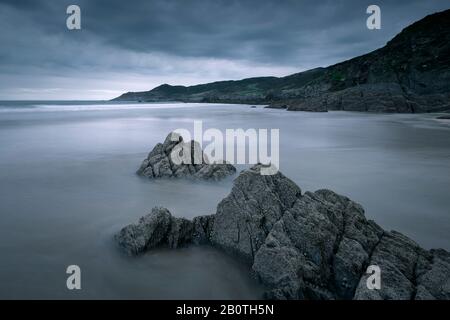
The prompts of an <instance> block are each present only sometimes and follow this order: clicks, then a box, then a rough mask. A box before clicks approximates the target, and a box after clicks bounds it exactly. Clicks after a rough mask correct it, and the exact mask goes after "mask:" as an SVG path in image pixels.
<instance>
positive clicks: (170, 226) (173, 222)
mask: <svg viewBox="0 0 450 320" xmlns="http://www.w3.org/2000/svg"><path fill="white" fill-rule="evenodd" d="M213 221H214V216H199V217H195V218H194V220H193V221H190V220H187V219H184V218H175V217H173V216H172V214H171V213H170V212H169V210H167V209H166V208H160V207H155V208H153V209H152V211H151V213H149V214H148V215H146V216H144V217H142V218H141V219H139V221H138V223H137V224H130V225H128V226H126V227H124V228H123V229H122V230H120V232H119V233H118V234H116V236H115V239H116V241H117V243H118V244H119V246H120V247H121V248H122V249H123V250H124V251H125V252H126V253H127V254H129V255H138V254H140V253H143V252H145V251H146V250H150V249H153V248H157V247H168V248H178V247H183V246H185V245H187V244H202V243H206V242H208V241H209V234H210V232H211V227H212V225H213Z"/></svg>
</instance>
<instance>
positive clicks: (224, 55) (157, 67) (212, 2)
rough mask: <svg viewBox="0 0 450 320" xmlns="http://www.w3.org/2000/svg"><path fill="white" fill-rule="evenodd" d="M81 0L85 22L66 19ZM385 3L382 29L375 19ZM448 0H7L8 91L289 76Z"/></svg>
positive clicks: (72, 93) (3, 19) (2, 37)
mask: <svg viewBox="0 0 450 320" xmlns="http://www.w3.org/2000/svg"><path fill="white" fill-rule="evenodd" d="M70 4H78V5H79V6H80V7H81V15H82V30H79V31H69V30H67V28H66V18H67V15H66V8H67V6H68V5H70ZM370 4H378V5H379V6H380V7H381V11H382V29H381V30H368V29H367V28H366V19H367V17H368V15H367V14H366V8H367V6H368V5H370ZM449 7H450V4H449V2H448V0H426V1H425V0H409V1H365V0H352V1H350V0H348V1H319V0H315V1H300V0H283V1H280V0H277V1H276V0H273V1H272V0H240V1H238V0H236V1H234V0H177V1H176V0H127V1H124V0H121V1H112V0H110V1H106V0H71V1H65V0H63V1H55V0H19V1H18V0H11V1H9V0H0V43H1V46H0V99H3V100H5V99H19V100H21V99H22V100H25V99H55V100H57V99H75V100H86V99H110V98H113V97H115V96H117V95H119V94H121V93H123V92H125V91H144V90H149V89H151V88H153V87H155V86H158V85H160V84H162V83H170V84H182V85H191V84H198V83H204V82H210V81H216V80H227V79H241V78H245V77H255V76H269V75H271V76H284V75H288V74H291V73H295V72H299V71H304V70H307V69H311V68H314V67H319V66H328V65H330V64H334V63H337V62H340V61H342V60H345V59H348V58H352V57H354V56H357V55H360V54H363V53H366V52H369V51H371V50H374V49H376V48H379V47H381V46H383V45H384V44H385V43H386V42H387V41H388V40H390V39H391V38H392V37H393V36H394V35H395V34H397V33H398V32H400V31H401V30H402V29H403V28H404V27H406V26H407V25H409V24H410V23H412V22H414V21H416V20H419V19H421V18H422V17H424V16H425V15H427V14H430V13H434V12H436V11H442V10H444V9H448V8H449Z"/></svg>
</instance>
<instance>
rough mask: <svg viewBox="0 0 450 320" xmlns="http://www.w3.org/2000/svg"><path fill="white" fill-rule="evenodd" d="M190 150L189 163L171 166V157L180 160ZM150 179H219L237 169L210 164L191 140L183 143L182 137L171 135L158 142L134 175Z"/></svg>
mask: <svg viewBox="0 0 450 320" xmlns="http://www.w3.org/2000/svg"><path fill="white" fill-rule="evenodd" d="M186 150H188V151H190V152H189V153H190V154H188V155H187V157H188V158H190V161H187V162H188V163H174V161H173V159H174V157H177V158H182V157H183V152H186ZM136 173H137V174H138V175H140V176H144V177H147V178H150V179H159V178H196V179H204V180H220V179H223V178H225V177H227V176H230V175H233V174H235V173H236V168H235V167H234V166H233V165H231V164H229V163H225V162H223V163H210V161H209V160H208V157H207V155H206V154H204V153H203V150H202V149H201V147H200V144H199V143H198V142H196V141H194V140H192V141H189V142H184V141H183V137H182V136H180V135H179V134H177V133H174V132H171V133H169V135H168V136H167V137H166V139H165V140H164V143H158V144H157V145H156V146H155V147H154V148H153V150H152V151H150V153H149V154H148V156H147V158H145V159H144V161H143V162H142V164H141V166H140V168H139V169H138V170H137V172H136Z"/></svg>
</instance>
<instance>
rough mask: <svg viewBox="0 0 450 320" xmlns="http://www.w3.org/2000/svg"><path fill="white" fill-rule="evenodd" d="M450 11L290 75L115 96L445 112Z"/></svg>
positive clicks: (297, 107) (302, 108)
mask: <svg viewBox="0 0 450 320" xmlns="http://www.w3.org/2000/svg"><path fill="white" fill-rule="evenodd" d="M449 56H450V10H445V11H442V12H438V13H435V14H432V15H429V16H426V17H425V18H423V19H422V20H420V21H417V22H415V23H413V24H412V25H410V26H408V27H406V28H405V29H404V30H403V31H402V32H400V33H399V34H398V35H396V36H395V37H394V38H393V39H392V40H390V41H389V42H388V43H387V44H386V45H385V46H384V47H382V48H380V49H377V50H375V51H372V52H370V53H367V54H365V55H362V56H359V57H355V58H353V59H350V60H347V61H343V62H341V63H337V64H335V65H332V66H328V67H326V68H316V69H312V70H308V71H305V72H300V73H296V74H292V75H289V76H286V77H281V78H276V77H259V78H249V79H243V80H240V81H219V82H214V83H207V84H201V85H195V86H189V87H185V86H171V85H168V84H164V85H161V86H159V87H156V88H154V89H152V90H150V91H145V92H128V93H125V94H123V95H122V96H120V97H118V98H116V100H135V101H136V100H138V99H141V100H145V101H184V102H209V103H247V104H263V105H270V106H271V107H273V108H283V106H285V107H284V108H286V109H288V110H291V111H327V110H346V111H369V112H400V113H418V112H442V111H446V110H450V103H449V101H450V59H449V58H448V57H449Z"/></svg>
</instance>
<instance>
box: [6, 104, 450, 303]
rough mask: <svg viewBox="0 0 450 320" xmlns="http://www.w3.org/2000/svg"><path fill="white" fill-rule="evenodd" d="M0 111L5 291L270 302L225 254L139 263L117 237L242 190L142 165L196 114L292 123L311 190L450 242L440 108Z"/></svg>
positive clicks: (284, 165)
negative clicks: (72, 273) (156, 174)
mask: <svg viewBox="0 0 450 320" xmlns="http://www.w3.org/2000/svg"><path fill="white" fill-rule="evenodd" d="M1 104H2V103H0V105H1ZM39 106H40V107H39ZM42 106H46V107H45V108H44V109H45V112H42V110H44V109H43V108H42ZM105 106H106V107H105ZM165 106H166V108H165ZM33 108H35V109H36V110H34V111H33V110H32V109H33ZM18 109H21V110H25V109H26V110H27V111H26V112H17V110H18ZM0 110H2V112H0V148H1V152H0V222H1V223H0V248H1V251H2V257H1V259H0V283H1V286H0V298H193V299H196V298H206V299H208V298H218V299H219V298H225V299H227V298H237V299H240V298H258V297H260V295H261V287H260V286H259V285H258V284H257V283H256V282H255V281H254V280H252V279H251V278H250V277H249V276H248V267H247V266H244V265H241V264H240V263H239V262H236V261H234V260H233V259H231V258H229V257H227V256H226V255H224V254H222V253H220V252H218V251H216V250H214V249H211V248H208V247H200V248H193V247H192V248H185V249H182V250H177V251H170V250H159V251H155V252H151V253H148V254H146V255H144V256H142V257H138V258H129V257H125V256H123V255H122V254H121V252H120V251H119V250H117V248H116V247H115V244H114V242H113V240H112V236H113V234H114V233H115V232H117V231H118V230H119V229H120V228H121V227H122V226H124V225H126V224H128V223H131V222H135V221H136V220H137V219H138V218H139V217H140V216H142V215H144V214H146V213H148V212H149V211H150V209H151V208H152V207H153V206H156V205H158V206H166V207H167V208H169V209H170V210H171V212H172V213H173V214H174V215H176V216H184V217H187V218H191V217H193V216H196V215H201V214H210V213H214V212H215V207H216V205H217V203H218V202H219V201H220V199H222V198H223V197H224V196H225V195H226V194H227V193H228V192H229V190H230V188H231V185H232V178H230V179H227V180H225V181H221V182H218V183H211V182H195V183H194V182H190V181H182V180H179V181H177V180H164V181H148V180H145V179H141V178H139V177H137V176H136V175H135V174H134V172H135V170H136V169H137V167H138V166H139V164H140V162H141V160H142V159H143V158H144V157H145V156H146V154H147V152H148V151H149V150H151V148H152V147H153V146H154V145H155V144H156V143H157V142H160V141H162V140H163V139H164V138H165V136H166V135H167V133H169V132H170V131H171V130H174V129H176V128H186V129H190V130H192V129H193V128H192V122H193V121H194V120H202V121H203V125H204V128H205V129H207V128H219V129H223V130H224V129H225V128H233V129H236V128H244V129H246V128H279V129H280V141H281V150H280V160H281V166H280V167H281V168H280V169H281V171H282V172H283V173H284V174H285V175H287V176H288V177H290V178H291V179H293V180H294V181H295V182H296V183H298V184H299V185H300V187H301V188H302V190H303V191H306V190H315V189H318V188H329V189H333V190H335V191H337V192H339V193H342V194H345V195H348V196H349V197H350V198H352V199H354V200H356V201H358V202H360V203H361V204H362V205H363V206H364V207H365V208H366V214H367V216H368V217H369V218H371V219H374V220H376V221H377V222H378V223H379V224H381V225H382V226H383V227H385V228H387V229H396V230H399V231H401V232H403V233H405V234H407V235H408V236H411V237H413V238H414V239H415V240H416V241H417V242H418V243H420V244H422V245H424V246H425V247H443V248H446V249H450V214H449V211H448V208H449V207H450V198H449V197H448V190H449V189H450V176H449V174H448V172H450V161H449V160H450V139H449V137H450V130H449V127H448V125H447V124H446V123H442V122H441V123H440V122H437V121H435V120H434V119H433V117H432V116H430V115H374V114H361V113H359V114H358V113H345V112H330V113H325V114H324V113H303V112H287V111H283V110H268V109H262V108H256V109H251V108H250V107H249V106H232V105H227V106H226V105H190V104H179V105H175V104H170V105H150V104H137V105H128V104H117V105H110V104H105V103H104V104H101V105H95V106H92V105H90V104H88V103H83V104H81V103H80V104H79V105H70V104H67V103H64V104H63V103H53V104H51V103H34V104H30V103H29V104H24V103H22V104H20V103H19V104H17V103H16V104H11V103H9V104H3V107H2V106H0ZM68 110H70V111H71V112H67V111H68ZM70 264H78V265H80V267H81V269H82V290H81V291H79V292H72V291H68V290H67V289H66V287H65V281H66V276H67V275H66V274H65V268H66V267H67V266H68V265H70Z"/></svg>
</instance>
